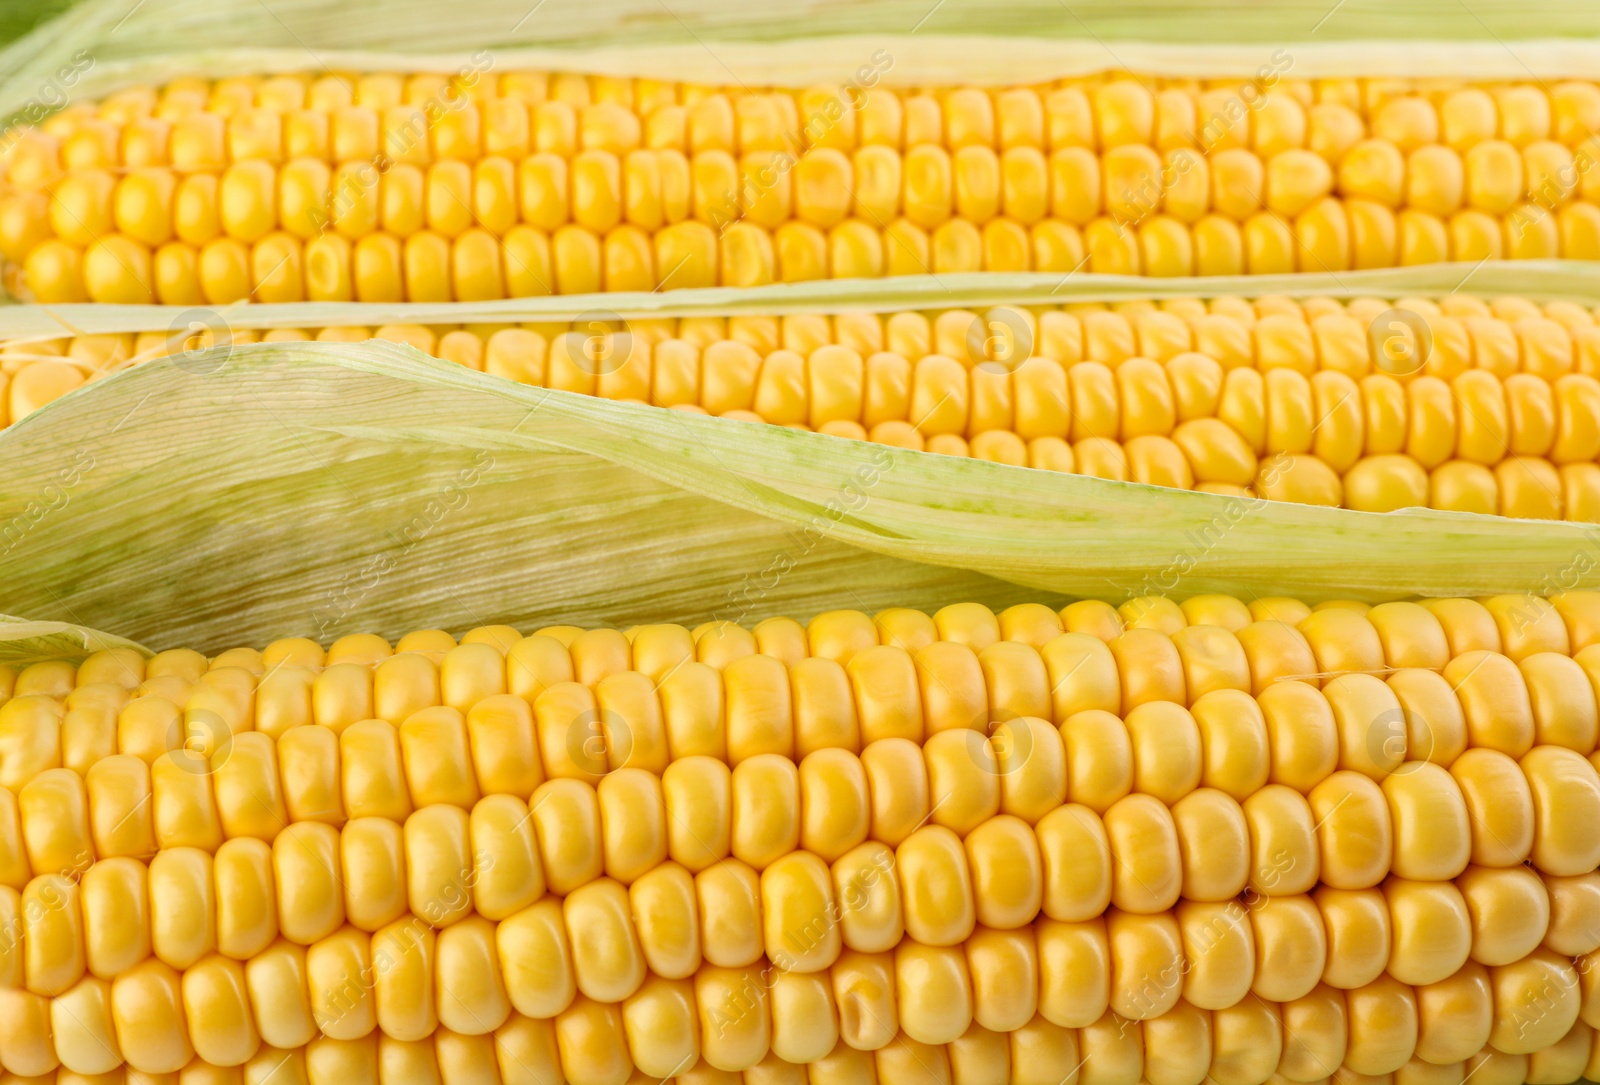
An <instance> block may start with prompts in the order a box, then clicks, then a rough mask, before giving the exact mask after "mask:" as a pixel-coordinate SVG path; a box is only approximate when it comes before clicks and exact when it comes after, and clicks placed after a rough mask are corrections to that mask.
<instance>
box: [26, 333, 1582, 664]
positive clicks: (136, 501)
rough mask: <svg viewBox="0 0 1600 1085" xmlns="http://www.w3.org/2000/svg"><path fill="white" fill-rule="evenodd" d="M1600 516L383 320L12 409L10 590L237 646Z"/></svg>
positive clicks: (974, 591) (1538, 579) (1568, 583)
mask: <svg viewBox="0 0 1600 1085" xmlns="http://www.w3.org/2000/svg"><path fill="white" fill-rule="evenodd" d="M1597 553H1600V533H1597V532H1596V530H1595V529H1594V528H1593V527H1591V526H1588V525H1581V524H1568V523H1548V522H1529V521H1514V520H1507V519H1502V518H1495V517H1480V516H1471V515H1460V514H1451V513H1444V512H1433V511H1426V510H1420V511H1404V512H1399V513H1391V514H1387V515H1375V514H1368V513H1358V512H1349V511H1344V510H1338V509H1323V508H1310V507H1305V506H1296V505H1288V504H1281V503H1273V502H1264V501H1257V502H1250V501H1242V500H1234V499H1229V498H1223V497H1217V496H1213V495H1208V494H1201V493H1192V492H1186V491H1174V490H1168V489H1160V488H1155V487H1148V486H1140V485H1133V484H1125V483H1116V482H1108V481H1103V480H1099V479H1092V478H1086V477H1081V476H1074V475H1062V474H1053V473H1049V472H1044V471H1034V470H1026V469H1021V468H1012V467H1006V466H1003V465H999V464H993V463H988V462H984V461H978V460H963V459H953V458H949V457H942V456H936V455H931V454H925V453H916V452H908V451H904V450H900V449H892V448H887V447H884V446H878V445H872V444H868V443H865V442H860V441H851V440H843V439H838V438H833V437H828V436H825V435H819V434H812V433H804V432H799V431H793V430H787V429H783V428H780V427H774V426H766V425H760V424H749V423H743V422H735V421H729V420H725V419H717V418H710V417H703V416H696V415H690V414H686V413H683V412H678V411H665V410H661V409H658V408H652V407H642V406H635V405H629V404H622V403H613V402H610V401H607V400H603V399H598V398H595V397H590V396H581V395H571V394H566V393H560V392H552V391H547V390H545V389H540V388H533V387H529V386H525V385H519V384H515V383H512V382H509V381H503V380H499V379H496V378H492V377H487V376H484V375H483V374H480V373H475V372H473V371H470V370H467V369H464V368H462V367H460V366H455V365H450V364H448V363H442V362H438V361H435V360H433V359H429V358H426V357H424V356H423V355H420V354H418V353H416V352H415V351H412V350H410V349H409V348H406V347H400V346H396V345H393V344H389V343H383V342H377V341H373V342H368V343H363V344H354V345H347V344H265V345H255V346H249V347H240V348H236V349H234V350H232V351H231V352H230V351H228V350H226V349H217V350H213V351H209V352H203V353H199V354H195V355H188V356H184V357H182V358H180V359H175V360H174V359H163V360H160V361H156V362H150V363H146V364H143V365H139V366H136V367H134V368H131V369H129V370H126V371H124V372H122V373H119V374H117V375H115V376H112V377H109V378H107V379H104V380H101V381H97V382H95V383H93V384H91V385H90V386H88V387H87V388H85V389H82V390H80V391H79V392H77V393H74V394H72V395H69V396H67V397H64V398H63V399H61V400H58V401H57V402H55V403H54V404H51V405H50V406H48V407H46V408H45V409H43V410H41V411H38V412H36V413H35V414H33V415H31V416H29V417H28V418H27V419H25V420H24V421H23V422H21V423H19V424H18V425H15V426H13V427H11V428H10V429H8V430H6V431H4V432H3V433H0V585H3V586H4V587H3V588H0V609H3V610H5V611H7V612H11V613H22V614H29V615H32V616H34V617H36V618H41V619H46V618H48V619H56V618H59V619H62V620H70V621H72V622H74V623H83V624H85V625H89V626H93V627H95V628H99V629H107V630H114V631H116V632H117V633H119V634H121V635H123V636H128V637H133V638H135V639H137V640H138V641H140V642H142V643H146V644H149V645H152V646H155V647H163V648H164V647H171V646H175V645H190V646H194V647H198V648H201V649H202V650H207V651H211V650H217V649H220V648H222V647H225V646H230V645H235V644H241V643H244V644H248V643H256V644H259V643H263V642H265V641H267V640H270V639H272V638H275V637H280V636H292V635H309V636H315V637H318V638H320V639H322V640H324V641H327V640H328V639H330V638H332V637H335V636H338V635H341V634H343V633H346V632H351V631H354V630H358V629H359V630H370V631H374V632H379V633H383V634H385V635H388V636H396V635H398V634H399V633H401V632H403V631H405V630H406V629H409V628H414V627H416V626H417V625H418V624H419V623H425V624H429V625H433V624H437V625H440V626H442V627H444V628H447V629H456V630H460V629H465V628H470V627H472V626H476V625H483V624H488V623H493V622H507V623H510V624H513V625H519V626H522V627H525V628H531V627H537V626H539V625H542V624H547V623H550V622H574V623H597V624H619V625H627V624H632V623H634V622H644V621H684V622H691V623H698V622H700V621H704V620H707V619H708V618H726V619H732V620H739V621H744V622H753V621H757V620H760V619H762V618H766V617H769V616H773V615H779V614H788V615H791V616H793V617H797V618H801V619H805V618H808V617H810V616H811V615H813V614H815V613H818V612H820V611H823V610H828V609H833V608H837V607H851V608H860V609H865V610H874V609H877V608H880V607H886V606H890V605H903V606H921V607H929V608H932V607H937V606H941V605H944V604H945V603H948V602H951V601H954V600H959V599H963V598H972V599H977V600H980V601H983V602H986V603H988V604H990V605H991V606H1004V605H1009V604H1010V603H1013V602H1017V601H1021V600H1024V599H1039V600H1042V601H1046V602H1058V601H1060V600H1061V599H1063V598H1065V597H1067V596H1093V597H1098V598H1106V599H1110V600H1113V601H1121V600H1124V599H1127V598H1130V597H1132V596H1135V595H1142V594H1146V593H1150V592H1163V593H1168V594H1173V595H1177V596H1185V595H1189V594H1194V593H1199V592H1210V591H1226V592H1232V593H1235V594H1239V595H1242V596H1245V597H1247V598H1248V597H1251V596H1254V595H1293V596H1299V597H1302V598H1306V599H1308V600H1312V601H1315V600H1319V599H1324V598H1329V597H1346V598H1358V599H1367V600H1378V599H1387V598H1395V597H1402V596H1408V595H1416V594H1422V595H1456V594H1461V595H1480V594H1486V593H1500V592H1522V591H1535V592H1540V593H1547V592H1550V591H1555V590H1561V589H1566V588H1574V587H1581V586H1591V585H1593V584H1595V583H1596V582H1600V574H1597V573H1596V572H1594V570H1596V569H1600V561H1597V560H1596V555H1597Z"/></svg>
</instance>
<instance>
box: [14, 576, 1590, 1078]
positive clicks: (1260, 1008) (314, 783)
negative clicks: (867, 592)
mask: <svg viewBox="0 0 1600 1085" xmlns="http://www.w3.org/2000/svg"><path fill="white" fill-rule="evenodd" d="M0 685H3V687H4V692H5V700H4V703H3V705H0V932H3V933H4V935H5V936H4V938H0V1065H3V1066H4V1068H5V1070H6V1071H7V1072H8V1073H9V1074H12V1075H15V1076H17V1077H18V1078H21V1079H33V1078H37V1077H39V1076H41V1075H44V1076H46V1077H48V1076H49V1075H52V1074H54V1075H56V1078H55V1079H56V1080H59V1081H73V1082H77V1081H83V1080H104V1079H103V1078H101V1077H97V1076H96V1075H107V1074H109V1075H112V1076H113V1077H115V1078H116V1079H117V1080H123V1079H124V1077H125V1079H126V1080H127V1081H129V1082H133V1081H135V1080H137V1081H140V1082H144V1081H149V1080H174V1078H173V1077H162V1076H161V1075H177V1076H176V1078H175V1079H176V1080H180V1081H184V1082H188V1081H208V1082H209V1081H222V1080H229V1081H234V1080H243V1081H251V1082H265V1081H268V1080H271V1081H288V1082H308V1083H312V1085H319V1083H323V1082H326V1083H329V1085H335V1083H343V1082H347V1081H374V1082H391V1081H392V1082H413V1081H417V1080H423V1081H441V1082H455V1081H463V1082H477V1081H499V1082H503V1083H513V1082H515V1083H522V1082H529V1083H541V1085H548V1083H550V1082H558V1081H566V1082H571V1083H574V1085H626V1083H627V1082H629V1081H635V1082H637V1081H641V1080H644V1079H665V1078H669V1077H670V1078H673V1079H675V1080H682V1081H686V1082H696V1083H698V1082H718V1083H724V1082H732V1081H736V1080H743V1081H755V1082H766V1081H786V1082H787V1081H798V1080H801V1079H802V1077H803V1078H804V1079H806V1080H820V1081H827V1082H835V1081H837V1082H864V1081H865V1082H870V1081H880V1082H888V1083H899V1082H916V1083H924V1082H944V1083H949V1082H968V1081H973V1082H980V1081H989V1080H1008V1081H1029V1082H1032V1081H1038V1082H1040V1083H1042V1085H1050V1083H1051V1082H1056V1083H1059V1082H1062V1081H1065V1082H1068V1083H1073V1085H1076V1083H1080V1082H1082V1083H1091V1085H1139V1083H1140V1082H1149V1083H1151V1085H1200V1083H1201V1082H1202V1081H1205V1080H1210V1081H1215V1082H1219V1083H1220V1082H1228V1083H1232V1085H1265V1083H1267V1082H1269V1081H1271V1082H1300V1083H1313V1082H1322V1081H1326V1080H1330V1079H1335V1078H1337V1079H1338V1080H1340V1081H1341V1082H1351V1083H1365V1082H1367V1081H1368V1079H1381V1080H1392V1081H1394V1082H1440V1081H1452V1082H1460V1081H1465V1080H1466V1079H1467V1078H1468V1077H1469V1076H1470V1077H1482V1078H1484V1079H1485V1080H1488V1081H1493V1082H1502V1083H1506V1085H1510V1083H1519V1082H1523V1081H1527V1082H1548V1083H1551V1085H1555V1083H1558V1082H1569V1081H1575V1080H1577V1079H1578V1078H1579V1077H1580V1076H1583V1075H1585V1074H1586V1073H1587V1074H1591V1075H1592V1074H1593V1073H1595V1072H1596V1071H1597V1070H1600V1050H1597V1049H1596V1047H1595V1043H1594V1035H1595V1031H1594V1030H1595V1026H1596V1025H1600V988H1596V986H1595V984H1594V979H1593V977H1594V975H1595V970H1594V968H1593V963H1594V961H1595V960H1596V959H1600V873H1596V867H1597V865H1600V838H1597V837H1596V836H1595V834H1594V833H1593V825H1594V824H1595V822H1596V818H1597V817H1600V774H1597V771H1596V764H1597V763H1600V752H1597V746H1600V708H1597V692H1596V691H1597V690H1600V594H1595V593H1589V592H1571V593H1567V594H1564V595H1560V596H1555V597H1552V598H1550V599H1544V598H1539V597H1534V596H1526V595H1517V596H1496V597H1491V598H1485V599H1481V600H1471V599H1434V600H1423V601H1421V602H1417V603H1385V604H1382V605H1379V606H1367V605H1365V604H1359V603H1350V602H1332V603H1325V604H1321V605H1319V606H1317V607H1308V606H1306V605H1305V604H1303V603H1300V602H1298V601H1296V600H1293V599H1287V598H1260V599H1255V600H1251V601H1244V600H1240V599H1235V598H1232V597H1226V596H1216V595H1213V596H1198V597H1195V598H1191V599H1188V600H1185V601H1184V602H1182V603H1174V602H1172V601H1170V600H1168V599H1165V598H1161V597H1145V598H1138V599H1133V600H1130V601H1129V602H1127V603H1125V604H1124V605H1122V606H1121V607H1116V608H1114V607H1112V606H1110V605H1109V604H1106V603H1103V602H1094V601H1085V602H1079V603H1073V604H1071V605H1069V606H1066V607H1065V608H1063V609H1061V610H1054V609H1051V608H1049V607H1045V606H1040V605H1036V604H1025V605H1019V606H1015V607H1012V608H1010V609H1008V610H1006V611H1004V612H1002V613H1000V614H995V613H994V612H993V611H991V610H989V609H988V608H986V607H983V606H981V605H978V604H974V603H963V604H955V605H952V606H948V607H946V608H944V609H943V610H940V611H939V612H937V613H935V614H933V615H931V616H930V615H928V614H926V613H923V612H921V611H915V610H908V609H898V610H888V611H884V612H881V613H879V614H877V615H875V616H869V615H867V614H865V613H860V612H854V611H835V612H830V613H826V614H821V615H818V616H817V617H815V618H813V619H812V620H811V621H810V622H808V623H806V624H801V623H800V622H797V621H794V620H791V619H770V620H767V621H764V622H761V623H760V624H758V625H755V626H753V627H751V628H745V627H743V626H741V625H737V624H734V623H730V622H720V621H719V622H711V623H707V624H705V625H703V626H700V627H698V628H695V629H692V630H691V629H687V628H684V627H681V626H670V625H658V626H640V627H634V628H631V629H628V630H625V631H619V630H615V629H579V628H575V627H569V626H559V627H550V628H545V629H540V630H537V631H535V632H534V633H532V634H531V635H528V636H523V635H522V634H521V632H519V631H518V630H516V629H512V628H509V627H505V626H491V627H483V628H479V629H474V630H472V631H470V632H469V633H467V634H466V635H465V636H463V637H462V638H461V639H460V641H459V642H458V641H457V640H456V638H455V637H452V636H451V635H449V634H447V633H445V632H442V631H439V630H424V631H420V632H415V633H411V634H408V635H407V636H405V637H403V638H401V639H400V640H399V641H398V642H397V643H395V644H393V645H391V644H390V643H389V642H388V641H386V640H384V639H382V638H379V637H376V636H372V635H352V636H347V637H344V638H341V639H340V640H338V641H336V642H335V643H333V644H332V645H331V646H329V647H328V648H326V649H324V648H323V647H322V646H321V645H320V644H318V643H317V642H315V641H311V640H307V639H303V638H292V639H285V640H281V641H278V642H275V643H273V644H270V645H268V646H267V647H266V648H265V649H262V650H257V649H253V648H240V649H234V650H231V651H227V652H223V653H222V654H220V655H218V656H216V657H214V658H211V659H207V658H206V657H204V656H202V655H200V654H199V653H196V652H193V651H189V650H175V651H165V652H161V653H159V654H157V655H155V656H154V657H153V658H149V659H146V658H144V657H143V656H141V655H140V654H139V653H137V652H134V651H132V650H128V649H114V650H110V651H104V652H100V653H96V654H94V655H92V656H90V657H89V658H87V659H86V660H85V661H84V662H83V663H82V664H81V665H79V666H77V667H74V666H73V665H71V664H67V663H39V664H34V665H32V666H29V667H27V668H25V669H23V670H21V671H20V672H19V671H15V670H11V669H6V670H4V671H0ZM241 1075H242V1076H241Z"/></svg>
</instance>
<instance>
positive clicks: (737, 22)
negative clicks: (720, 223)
mask: <svg viewBox="0 0 1600 1085" xmlns="http://www.w3.org/2000/svg"><path fill="white" fill-rule="evenodd" d="M1597 39H1600V9H1596V8H1595V7H1594V5H1591V4H1579V3H1572V2H1571V0H1526V2H1519V0H1475V2H1474V4H1473V5H1472V6H1471V7H1470V8H1469V7H1468V6H1467V5H1465V4H1462V3H1459V2H1457V0H1418V2H1414V3H1408V4H1394V3H1390V2H1388V0H1279V2H1275V3H1272V4H1262V3H1259V2H1258V0H1216V2H1214V3H1207V4H1204V5H1194V4H1183V3H1176V2H1174V0H1080V2H1075V3H1073V4H1072V5H1070V6H1068V5H1064V4H1062V3H1059V2H1058V0H1013V2H1011V3H1007V4H1004V5H997V4H991V3H980V2H978V0H802V2H798V3H791V4H747V3H739V2H736V0H673V2H672V3H671V4H666V3H662V2H661V0H604V2H599V3H596V2H592V0H475V2H473V3H471V4H447V3H442V2H440V0H344V2H342V3H339V4H329V3H327V2H326V0H273V2H272V3H271V4H270V5H269V4H266V3H262V2H260V0H86V2H85V3H83V4H80V5H78V6H77V7H75V8H73V9H72V10H70V11H68V12H67V13H66V14H64V15H62V16H61V17H60V18H58V19H55V20H53V21H51V22H50V23H47V24H46V25H44V26H42V27H40V28H39V29H37V30H36V31H34V32H33V33H31V34H29V35H28V36H26V37H24V38H22V39H20V40H19V41H17V42H15V43H13V45H12V46H11V47H9V48H8V49H6V50H4V51H3V52H0V72H3V73H5V75H4V77H3V78H0V116H10V115H13V114H15V113H16V112H17V111H19V110H22V109H24V107H25V106H26V105H27V103H29V102H30V101H38V102H44V103H47V104H59V102H58V101H57V100H56V99H57V89H60V90H64V91H65V92H66V93H67V94H68V96H69V97H71V98H73V99H74V100H85V99H87V98H90V97H94V96H96V95H100V94H104V93H107V92H109V91H111V90H115V89H118V88H120V87H123V86H127V85H130V84H135V83H141V82H145V83H150V82H156V83H159V82H161V81H163V80H164V79H167V78H170V77H171V76H173V75H175V74H178V73H180V72H182V73H184V74H194V75H209V76H227V75H235V74H238V73H240V72H260V73H270V72H285V71H307V72H316V73H318V74H321V73H324V72H327V71H330V70H332V71H340V70H347V71H348V70H379V69H383V70H399V71H407V70H415V71H440V72H449V71H455V70H457V69H459V68H460V67H462V66H463V65H467V64H474V65H476V66H478V67H480V68H481V67H482V65H481V64H480V63H478V60H481V58H483V57H487V58H488V59H489V61H490V66H491V68H492V69H493V70H497V71H507V70H513V69H516V68H543V69H552V70H571V71H590V72H599V73H606V74H616V75H635V76H649V77H654V78H660V79H676V80H683V81H687V82H694V83H721V84H730V85H733V84H739V83H745V84H749V85H752V86H754V85H774V84H776V85H793V86H803V85H806V84H808V83H814V82H819V81H825V80H832V81H847V80H849V79H851V78H852V77H853V76H855V75H856V73H858V72H859V71H860V70H861V69H862V68H863V66H868V65H872V64H874V63H875V60H874V58H878V57H888V58H890V59H891V61H892V64H891V65H890V66H889V67H888V68H887V69H885V70H884V71H883V72H882V78H884V79H885V80H888V81H890V82H894V83H898V84H903V85H918V84H922V85H926V84H933V83H950V82H955V83H988V84H998V83H1024V84H1030V83H1042V82H1046V81H1048V80H1051V79H1055V78H1060V77H1064V76H1071V75H1079V74H1085V73H1090V72H1098V71H1106V70H1129V71H1134V72H1143V73H1149V74H1153V75H1167V74H1171V75H1187V76H1198V77H1208V78H1233V77H1237V78H1240V79H1245V78H1248V77H1250V76H1251V75H1253V74H1254V73H1256V72H1257V71H1258V70H1260V69H1261V68H1263V67H1264V66H1277V67H1282V64H1283V61H1284V59H1287V61H1288V62H1289V67H1288V68H1287V69H1286V70H1288V71H1291V72H1292V73H1293V74H1294V75H1295V76H1297V77H1307V78H1310V77H1318V76H1356V75H1368V76H1380V75H1397V76H1408V77H1417V76H1440V77H1460V78H1474V79H1509V80H1518V81H1521V80H1526V79H1559V78H1564V77H1577V76H1583V75H1587V74H1592V73H1593V72H1594V71H1595V70H1596V68H1597V66H1600V40H1597ZM80 57H86V58H89V59H92V61H93V64H92V67H90V68H88V69H87V70H80V71H79V72H78V74H77V75H76V76H74V77H73V78H72V79H71V80H70V82H69V81H67V80H64V79H61V78H60V77H59V75H60V72H61V71H62V69H64V68H71V67H72V66H73V64H74V61H75V60H77V59H78V58H80ZM80 63H81V61H80ZM880 66H881V65H880Z"/></svg>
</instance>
